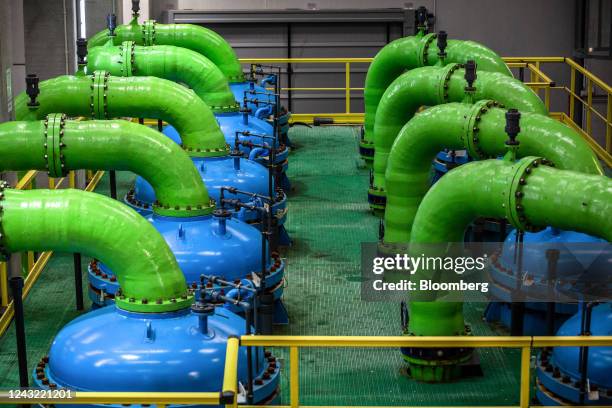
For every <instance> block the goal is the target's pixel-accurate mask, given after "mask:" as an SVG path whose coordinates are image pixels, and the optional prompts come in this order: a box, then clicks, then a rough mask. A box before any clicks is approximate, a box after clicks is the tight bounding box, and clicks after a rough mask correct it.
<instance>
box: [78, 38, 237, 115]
mask: <svg viewBox="0 0 612 408" xmlns="http://www.w3.org/2000/svg"><path fill="white" fill-rule="evenodd" d="M87 70H88V72H94V71H107V72H110V74H111V75H114V76H120V77H121V76H123V77H130V76H153V77H158V78H163V79H167V80H170V81H173V82H178V83H180V84H185V85H187V86H188V87H189V88H191V89H193V91H194V92H195V93H196V94H197V95H198V96H199V97H200V99H202V100H203V101H204V102H205V103H206V104H207V105H208V106H209V107H210V108H211V109H212V110H213V112H235V111H238V109H239V105H238V103H237V102H236V101H235V100H234V94H233V93H232V91H231V89H230V87H229V84H228V82H227V80H226V78H225V76H224V75H223V73H222V72H221V70H220V69H219V68H218V67H217V66H216V65H215V64H213V63H212V62H211V61H210V60H209V59H208V58H206V57H204V56H203V55H201V54H198V53H197V52H195V51H191V50H188V49H186V48H180V47H173V46H169V45H157V46H150V47H142V46H138V45H134V43H133V42H131V41H125V42H123V43H122V44H121V45H119V46H113V45H112V44H111V43H110V41H109V42H108V43H107V44H105V45H103V46H101V47H94V48H91V49H90V50H89V52H88V54H87Z"/></svg>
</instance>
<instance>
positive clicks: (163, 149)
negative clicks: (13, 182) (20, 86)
mask: <svg viewBox="0 0 612 408" xmlns="http://www.w3.org/2000/svg"><path fill="white" fill-rule="evenodd" d="M79 169H92V170H93V169H95V170H126V171H131V172H134V173H136V174H138V175H140V176H142V177H143V178H144V179H145V180H147V181H148V182H149V183H150V184H151V186H152V187H153V190H154V191H155V194H156V197H157V202H156V203H155V204H154V205H153V211H155V212H156V213H157V214H161V215H166V216H178V217H193V216H198V215H205V214H210V213H211V212H212V210H213V206H212V205H211V201H210V198H209V197H208V192H207V191H206V187H205V186H204V183H202V178H201V177H200V175H199V173H198V170H197V169H196V167H195V166H194V165H193V162H192V161H191V159H190V158H189V156H187V154H185V152H184V151H183V150H181V148H180V147H179V146H178V145H177V144H176V143H174V142H173V141H172V140H170V139H168V138H167V137H165V136H163V135H162V134H160V133H159V132H156V131H155V130H153V129H150V128H148V127H146V126H141V125H138V124H136V123H131V122H126V121H123V120H109V121H97V120H92V121H82V122H79V121H72V120H66V118H65V116H64V115H61V114H51V115H49V117H48V118H47V119H45V120H44V121H33V122H6V123H2V124H0V171H6V170H13V171H19V170H47V171H48V172H49V175H50V176H52V177H63V176H65V175H66V173H67V172H68V171H69V170H79Z"/></svg>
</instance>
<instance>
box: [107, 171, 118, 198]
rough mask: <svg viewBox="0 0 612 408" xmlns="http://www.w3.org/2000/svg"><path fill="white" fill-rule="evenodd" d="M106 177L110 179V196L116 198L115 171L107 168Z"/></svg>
mask: <svg viewBox="0 0 612 408" xmlns="http://www.w3.org/2000/svg"><path fill="white" fill-rule="evenodd" d="M108 179H109V181H110V196H111V198H112V199H114V200H116V199H117V173H116V172H115V170H109V172H108Z"/></svg>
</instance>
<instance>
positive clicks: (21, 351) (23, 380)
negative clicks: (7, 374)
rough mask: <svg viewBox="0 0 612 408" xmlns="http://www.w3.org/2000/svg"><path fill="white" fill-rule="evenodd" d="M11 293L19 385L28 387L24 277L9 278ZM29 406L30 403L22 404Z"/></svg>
mask: <svg viewBox="0 0 612 408" xmlns="http://www.w3.org/2000/svg"><path fill="white" fill-rule="evenodd" d="M9 284H10V287H11V294H12V296H13V309H14V311H15V317H14V319H15V337H16V339H17V363H18V364H19V386H20V387H22V388H27V387H28V386H29V382H28V356H27V351H26V336H25V321H24V316H23V298H22V296H23V278H22V277H21V276H16V277H13V278H11V279H9ZM22 407H29V405H22Z"/></svg>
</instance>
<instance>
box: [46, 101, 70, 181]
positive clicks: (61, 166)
mask: <svg viewBox="0 0 612 408" xmlns="http://www.w3.org/2000/svg"><path fill="white" fill-rule="evenodd" d="M44 125H45V132H44V141H43V145H44V147H45V149H44V152H45V154H44V158H45V161H46V162H47V164H46V167H47V173H48V174H49V177H64V176H65V175H66V170H65V168H66V165H65V163H64V155H63V154H62V149H63V148H64V147H65V146H66V145H65V144H64V142H63V141H62V139H63V138H64V128H65V126H66V115H64V114H63V113H52V114H50V115H48V116H47V119H46V120H45V121H44Z"/></svg>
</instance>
